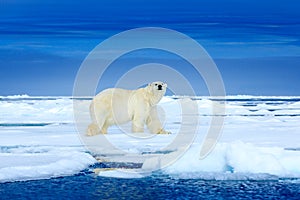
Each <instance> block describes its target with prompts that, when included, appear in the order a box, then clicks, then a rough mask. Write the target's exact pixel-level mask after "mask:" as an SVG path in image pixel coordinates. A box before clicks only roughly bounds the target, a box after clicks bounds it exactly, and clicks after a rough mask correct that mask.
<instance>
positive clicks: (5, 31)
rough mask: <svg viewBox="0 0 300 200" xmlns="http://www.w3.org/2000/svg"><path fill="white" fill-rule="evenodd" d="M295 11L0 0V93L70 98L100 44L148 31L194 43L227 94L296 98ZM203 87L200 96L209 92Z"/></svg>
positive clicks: (229, 4)
mask: <svg viewBox="0 0 300 200" xmlns="http://www.w3.org/2000/svg"><path fill="white" fill-rule="evenodd" d="M299 10H300V3H299V1H297V0H286V1H278V0H273V1H267V0H260V1H259V0H252V1H250V0H248V1H246V0H245V1H240V0H228V1H222V0H186V1H179V0H173V1H166V0H151V1H140V0H129V1H128V0H125V1H117V0H104V1H96V0H87V1H78V0H73V1H71V0H61V1H50V0H44V1H38V0H27V1H24V0H1V1H0V38H1V39H0V69H1V73H0V95H14V94H29V95H71V94H72V89H73V82H74V79H75V76H76V72H77V70H78V69H79V67H80V64H81V62H82V61H83V60H84V58H85V57H86V56H87V55H88V53H89V52H90V51H91V50H92V49H93V48H94V47H95V46H96V45H97V44H99V43H100V42H101V41H103V40H104V39H107V38H108V37H110V36H112V35H114V34H117V33H119V32H121V31H125V30H128V29H132V28H138V27H147V26H158V27H164V28H170V29H174V30H176V31H180V32H182V33H184V34H187V35H188V36H190V37H192V38H193V39H195V40H197V41H198V42H199V43H200V44H201V45H202V46H203V47H204V48H205V49H206V51H207V52H208V53H209V54H210V55H211V57H212V58H213V59H214V61H215V63H216V64H217V66H218V68H219V70H220V72H221V75H222V77H223V80H224V83H225V87H226V92H227V94H249V95H300V78H299V77H300V42H299V39H300V13H299ZM141 59H142V58H140V60H139V61H137V62H138V63H141ZM148 61H149V60H147V59H145V60H144V62H148ZM128 64H129V62H128ZM134 64H136V63H133V65H134ZM128 67H129V68H130V66H128ZM187 74H188V72H187ZM191 79H192V77H191ZM113 84H114V82H113V81H112V80H111V82H110V80H109V79H108V80H107V83H106V84H105V85H103V86H102V87H101V86H99V90H101V89H103V88H104V87H109V86H112V85H113ZM194 84H198V83H194ZM199 85H201V83H199ZM203 87H204V86H200V87H199V88H198V91H197V93H198V94H199V95H207V92H206V91H205V88H203Z"/></svg>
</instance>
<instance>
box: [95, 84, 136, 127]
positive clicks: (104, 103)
mask: <svg viewBox="0 0 300 200" xmlns="http://www.w3.org/2000/svg"><path fill="white" fill-rule="evenodd" d="M132 94H134V91H133V90H125V89H120V88H111V89H106V90H104V91H102V92H100V93H99V94H98V95H96V96H95V98H94V100H93V103H92V104H91V107H94V106H95V108H96V110H98V111H102V112H103V113H102V114H101V115H105V117H106V118H107V120H108V122H109V124H115V123H124V122H127V121H130V120H131V118H132V114H133V113H132V108H131V106H130V104H129V99H130V97H131V96H132Z"/></svg>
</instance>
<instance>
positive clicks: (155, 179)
mask: <svg viewBox="0 0 300 200" xmlns="http://www.w3.org/2000/svg"><path fill="white" fill-rule="evenodd" d="M0 199H295V200H296V199H300V181H299V180H276V181H275V180H272V181H214V180H212V181H207V180H200V179H177V178H172V177H169V176H167V175H163V174H154V175H152V176H149V177H145V178H140V179H120V178H106V177H100V176H96V175H94V174H91V173H85V172H82V173H80V174H78V175H75V176H69V177H61V178H53V179H47V180H35V181H24V182H12V183H2V184H0Z"/></svg>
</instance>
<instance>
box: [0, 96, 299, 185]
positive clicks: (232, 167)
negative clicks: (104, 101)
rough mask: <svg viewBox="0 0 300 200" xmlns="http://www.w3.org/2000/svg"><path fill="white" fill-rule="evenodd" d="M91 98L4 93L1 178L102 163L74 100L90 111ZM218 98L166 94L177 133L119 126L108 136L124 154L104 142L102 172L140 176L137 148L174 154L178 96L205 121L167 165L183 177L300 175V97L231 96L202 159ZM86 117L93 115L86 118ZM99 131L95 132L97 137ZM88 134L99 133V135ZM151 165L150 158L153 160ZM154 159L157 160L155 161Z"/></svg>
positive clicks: (42, 175)
mask: <svg viewBox="0 0 300 200" xmlns="http://www.w3.org/2000/svg"><path fill="white" fill-rule="evenodd" d="M90 100H91V98H89V97H85V98H72V97H30V96H27V95H21V96H2V97H0V110H1V112H0V161H1V162H0V182H11V181H20V180H37V179H48V178H52V177H60V176H70V175H74V174H77V173H80V172H81V171H85V170H90V171H93V170H94V169H95V168H98V167H99V164H98V162H97V160H96V159H95V154H93V152H90V151H89V149H87V148H86V147H85V145H84V144H83V142H82V139H81V138H80V137H79V134H78V127H77V126H76V124H75V122H74V116H73V114H74V113H73V102H74V101H76V102H77V103H79V104H82V108H83V109H82V113H83V115H86V116H88V105H89V103H90ZM223 100H224V99H219V98H214V97H178V96H172V97H164V98H163V99H162V101H161V102H160V104H159V106H160V107H161V108H162V109H163V111H164V113H165V120H164V125H165V129H166V130H169V131H171V132H172V134H171V135H151V134H150V133H148V132H146V133H145V134H143V135H142V136H143V137H140V136H139V135H137V136H135V135H134V134H132V133H129V134H125V133H124V130H125V131H129V132H130V124H126V125H124V127H121V128H122V130H120V128H119V127H117V126H114V127H111V128H110V129H109V131H108V132H109V133H108V134H107V135H106V136H105V137H106V138H107V140H108V141H109V142H110V143H111V144H113V145H114V146H115V147H116V148H118V149H120V150H121V151H123V152H124V154H122V155H120V154H118V155H117V154H114V153H113V152H108V151H106V150H105V148H102V149H101V144H96V145H99V148H100V152H101V153H100V154H99V155H98V157H99V159H101V160H103V161H104V162H103V165H101V166H102V167H111V166H112V167H115V168H116V166H124V167H125V168H130V169H125V170H122V169H121V170H120V169H116V170H100V171H99V172H97V173H99V175H100V176H109V177H122V178H140V177H144V176H147V175H148V174H143V173H135V171H134V169H135V168H139V167H141V166H143V165H145V163H143V161H141V160H138V159H136V158H134V157H133V156H132V155H139V154H141V155H148V154H149V155H151V154H154V153H158V154H169V153H172V151H176V149H170V151H168V150H164V151H162V149H164V147H166V146H167V145H168V144H169V143H170V142H172V141H173V140H174V139H175V138H176V136H177V134H178V130H179V129H180V126H181V114H180V106H179V104H178V102H180V101H193V102H196V103H197V105H198V113H199V116H198V117H199V124H198V126H197V130H196V131H197V132H196V138H195V139H194V141H193V144H192V145H191V146H190V148H188V149H187V150H186V152H185V153H184V154H183V156H181V157H180V158H178V159H176V160H175V161H174V162H172V163H170V165H168V166H167V167H164V168H163V169H161V172H162V173H165V174H167V175H170V176H174V177H179V178H195V179H205V180H249V179H250V180H269V179H272V180H273V179H289V178H300V167H299V166H300V126H299V124H300V123H299V122H300V97H297V96H296V97H280V96H274V97H270V96H267V97H265V96H227V97H226V99H225V100H226V101H225V105H226V113H225V114H224V116H222V117H224V119H225V122H224V126H223V131H222V135H221V137H220V138H219V140H218V143H217V145H216V146H215V148H214V149H213V151H212V152H211V154H209V155H208V156H207V157H206V158H205V159H199V152H200V149H201V145H202V142H203V139H204V137H205V135H206V133H207V130H208V128H209V126H210V122H211V119H212V117H213V112H212V106H215V105H217V104H223V103H224V101H223ZM87 120H89V119H88V118H87ZM95 137H97V136H95ZM87 140H93V137H90V138H88V139H87ZM148 165H149V162H148ZM150 165H151V162H150Z"/></svg>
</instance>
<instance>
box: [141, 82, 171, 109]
mask: <svg viewBox="0 0 300 200" xmlns="http://www.w3.org/2000/svg"><path fill="white" fill-rule="evenodd" d="M146 89H147V91H148V93H149V94H150V97H151V98H150V100H151V104H153V105H154V104H157V103H158V102H159V101H160V100H161V98H162V97H163V96H164V95H165V93H166V90H167V84H166V83H163V82H161V81H155V82H153V83H149V84H148V86H147V87H146Z"/></svg>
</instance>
